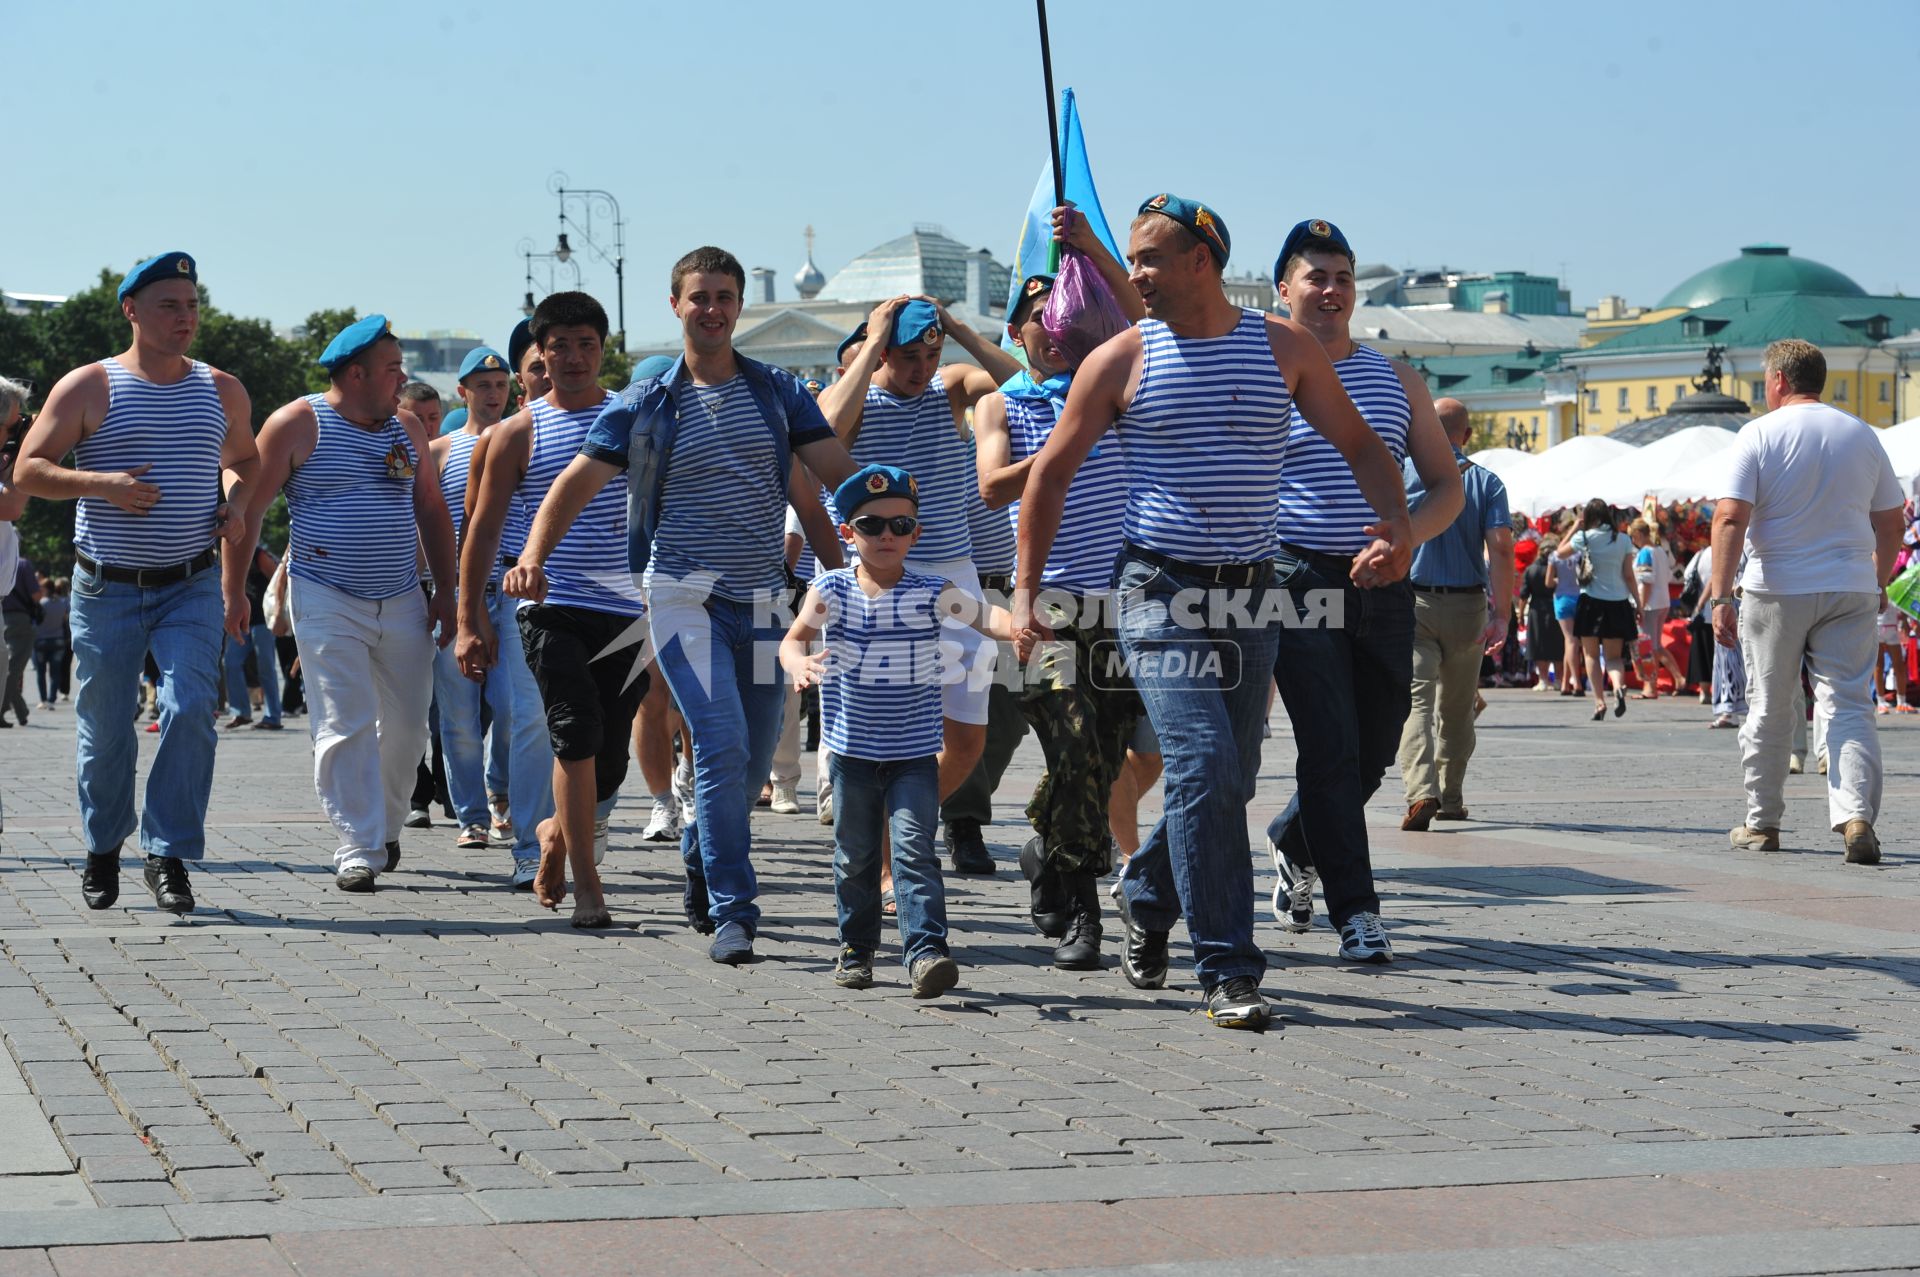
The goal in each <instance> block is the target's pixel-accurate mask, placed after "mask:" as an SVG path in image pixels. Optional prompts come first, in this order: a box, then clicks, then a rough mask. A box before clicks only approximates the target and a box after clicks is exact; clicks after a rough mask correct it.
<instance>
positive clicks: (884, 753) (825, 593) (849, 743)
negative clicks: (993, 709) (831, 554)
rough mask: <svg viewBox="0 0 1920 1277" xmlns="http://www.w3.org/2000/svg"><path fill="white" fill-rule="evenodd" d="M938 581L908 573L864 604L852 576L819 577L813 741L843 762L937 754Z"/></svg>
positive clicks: (847, 571)
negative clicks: (821, 618)
mask: <svg viewBox="0 0 1920 1277" xmlns="http://www.w3.org/2000/svg"><path fill="white" fill-rule="evenodd" d="M946 585H947V583H946V582H945V581H944V580H942V579H941V578H939V577H937V576H926V575H923V574H922V573H919V572H907V573H905V574H904V575H902V576H901V578H900V581H899V583H898V584H897V585H895V586H894V587H893V588H892V589H890V590H887V591H886V592H884V593H882V594H880V595H879V596H878V597H874V598H869V597H868V596H867V592H866V591H865V590H863V589H861V588H860V582H859V581H858V580H856V579H855V577H854V573H853V569H852V568H839V569H836V570H835V571H832V572H823V573H821V574H820V575H819V576H817V577H815V578H814V579H813V588H814V590H815V592H817V593H818V594H819V595H820V598H821V601H822V602H824V603H825V604H826V607H827V620H826V625H825V626H824V627H823V629H822V631H821V637H822V639H823V640H824V642H825V645H826V650H827V676H826V679H825V681H823V682H822V683H821V684H820V724H821V726H820V739H821V742H822V743H823V744H824V745H825V746H826V748H828V749H830V750H832V751H833V752H834V753H836V754H842V755H845V756H846V757H848V758H867V759H873V760H876V761H879V762H902V761H904V760H906V759H909V758H924V757H926V756H927V755H928V754H937V753H939V752H940V742H941V731H942V726H941V708H940V613H939V610H938V607H937V604H938V602H939V599H940V591H941V590H943V589H945V588H946Z"/></svg>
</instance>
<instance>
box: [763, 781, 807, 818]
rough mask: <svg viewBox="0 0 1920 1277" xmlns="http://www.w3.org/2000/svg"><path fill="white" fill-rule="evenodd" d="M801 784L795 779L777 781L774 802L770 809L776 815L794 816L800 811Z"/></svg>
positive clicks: (774, 785)
mask: <svg viewBox="0 0 1920 1277" xmlns="http://www.w3.org/2000/svg"><path fill="white" fill-rule="evenodd" d="M799 789H800V786H799V784H798V783H797V782H794V781H775V782H774V784H773V803H772V805H771V806H770V807H769V809H768V810H770V811H772V812H773V813H774V815H776V816H793V815H797V814H798V813H799V811H800V795H799Z"/></svg>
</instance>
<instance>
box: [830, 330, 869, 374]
mask: <svg viewBox="0 0 1920 1277" xmlns="http://www.w3.org/2000/svg"><path fill="white" fill-rule="evenodd" d="M866 339H867V321H866V320H864V319H863V320H861V321H860V326H859V327H858V328H855V329H854V330H853V331H852V332H850V333H848V334H847V339H846V340H845V341H843V342H841V343H840V349H838V350H836V351H834V352H833V357H834V361H835V362H836V363H839V364H842V365H844V364H845V363H846V362H847V348H848V347H849V346H858V345H859V344H860V343H861V342H863V341H865V340H866Z"/></svg>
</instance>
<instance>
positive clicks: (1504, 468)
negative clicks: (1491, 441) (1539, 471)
mask: <svg viewBox="0 0 1920 1277" xmlns="http://www.w3.org/2000/svg"><path fill="white" fill-rule="evenodd" d="M1539 459H1540V455H1539V454H1538V453H1532V452H1522V451H1520V450H1519V449H1518V448H1482V449H1481V450H1480V451H1478V452H1474V453H1469V454H1468V455H1467V460H1469V461H1471V462H1473V463H1474V464H1475V465H1477V466H1484V467H1485V468H1487V469H1488V470H1491V471H1493V472H1494V473H1495V474H1497V475H1499V476H1500V482H1502V483H1504V484H1506V485H1507V486H1508V487H1509V488H1511V487H1512V486H1513V484H1514V481H1515V480H1516V479H1518V478H1519V477H1520V476H1521V475H1522V474H1523V473H1525V472H1526V470H1527V469H1528V468H1529V467H1531V466H1532V465H1533V463H1534V462H1536V461H1538V460H1539Z"/></svg>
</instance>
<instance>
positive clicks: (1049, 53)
mask: <svg viewBox="0 0 1920 1277" xmlns="http://www.w3.org/2000/svg"><path fill="white" fill-rule="evenodd" d="M1034 4H1035V5H1036V6H1037V7H1038V9H1039V11H1040V77H1041V79H1042V80H1043V81H1045V83H1046V86H1047V154H1048V155H1049V156H1051V157H1052V159H1053V203H1054V206H1055V207H1056V208H1057V207H1059V206H1060V205H1062V204H1064V203H1066V202H1067V178H1066V175H1065V174H1064V173H1062V172H1061V171H1060V108H1059V106H1058V105H1057V103H1056V102H1055V100H1054V96H1053V46H1052V44H1050V43H1049V42H1048V40H1047V0H1034ZM1047 257H1048V260H1049V262H1050V264H1051V265H1052V267H1053V268H1054V269H1056V270H1057V269H1059V265H1060V245H1059V244H1058V243H1057V242H1056V243H1055V244H1053V246H1052V247H1051V248H1049V249H1048V251H1047Z"/></svg>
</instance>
